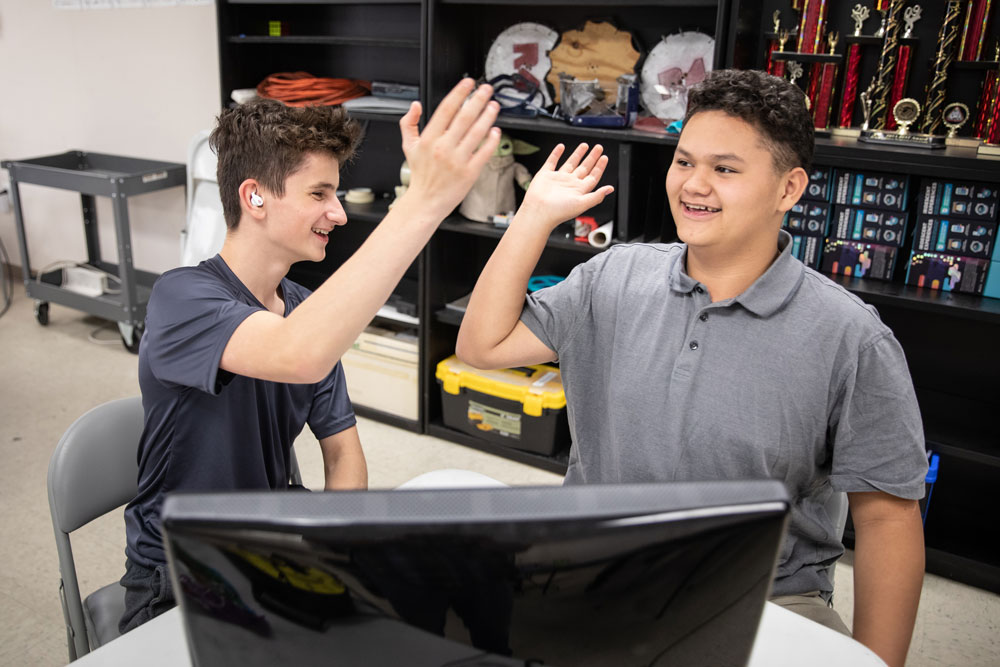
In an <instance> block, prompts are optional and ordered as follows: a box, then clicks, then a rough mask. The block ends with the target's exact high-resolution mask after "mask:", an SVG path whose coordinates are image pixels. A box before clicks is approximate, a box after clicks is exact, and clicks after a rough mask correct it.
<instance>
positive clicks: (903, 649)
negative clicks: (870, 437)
mask: <svg viewBox="0 0 1000 667" xmlns="http://www.w3.org/2000/svg"><path fill="white" fill-rule="evenodd" d="M848 497H849V498H850V503H851V516H852V517H853V519H854V534H855V544H854V638H855V639H856V640H858V641H859V642H861V643H862V644H864V645H865V646H867V647H868V648H870V649H871V650H873V651H874V652H875V653H877V654H878V656H879V657H880V658H882V659H883V660H885V662H886V664H887V665H889V667H896V666H899V667H902V665H903V664H905V662H906V653H907V650H908V649H909V646H910V639H911V637H912V635H913V625H914V623H915V622H916V618H917V605H918V604H919V602H920V589H921V587H922V586H923V582H924V530H923V524H922V523H921V521H920V507H919V506H918V505H917V501H916V500H905V499H903V498H896V497H895V496H891V495H889V494H887V493H882V492H881V491H875V492H868V493H850V494H848Z"/></svg>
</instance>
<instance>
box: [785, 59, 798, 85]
mask: <svg viewBox="0 0 1000 667" xmlns="http://www.w3.org/2000/svg"><path fill="white" fill-rule="evenodd" d="M785 69H786V70H788V83H790V84H792V85H793V86H794V85H795V82H796V81H797V80H798V78H799V77H800V76H802V65H800V64H799V63H797V62H795V61H794V60H790V61H789V62H788V64H787V65H786V66H785Z"/></svg>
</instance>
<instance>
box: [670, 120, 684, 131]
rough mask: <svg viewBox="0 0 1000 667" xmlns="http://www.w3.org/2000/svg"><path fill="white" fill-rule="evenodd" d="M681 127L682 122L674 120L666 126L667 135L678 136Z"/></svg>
mask: <svg viewBox="0 0 1000 667" xmlns="http://www.w3.org/2000/svg"><path fill="white" fill-rule="evenodd" d="M683 127H684V121H682V120H675V121H674V122H672V123H671V124H670V125H667V134H680V133H681V129H682V128H683Z"/></svg>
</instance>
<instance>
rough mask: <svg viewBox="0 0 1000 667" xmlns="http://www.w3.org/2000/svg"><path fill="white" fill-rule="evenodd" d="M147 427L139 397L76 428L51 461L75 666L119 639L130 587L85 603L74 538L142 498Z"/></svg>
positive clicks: (113, 404)
mask: <svg viewBox="0 0 1000 667" xmlns="http://www.w3.org/2000/svg"><path fill="white" fill-rule="evenodd" d="M142 422H143V415H142V400H141V399H140V398H139V397H138V396H135V397H132V398H122V399H118V400H116V401H110V402H108V403H104V404H103V405H99V406H97V407H96V408H93V409H92V410H90V411H88V412H87V413H85V414H84V415H83V416H82V417H80V418H79V419H77V420H76V421H75V422H73V424H72V425H71V426H70V427H69V428H68V429H67V430H66V432H65V433H64V434H63V436H62V438H60V440H59V444H58V445H56V450H55V452H53V453H52V458H51V459H50V460H49V480H48V486H49V511H50V512H51V514H52V526H53V528H54V529H55V534H56V549H57V551H58V552H59V576H60V581H59V596H60V598H61V600H62V608H63V617H64V618H65V621H66V636H67V641H68V643H69V659H70V660H76V659H77V658H79V657H81V656H83V655H86V654H87V653H88V652H90V651H91V650H93V649H95V648H97V647H98V646H102V645H104V644H106V643H108V642H109V641H111V640H112V639H114V638H115V637H117V636H118V634H119V633H118V619H120V618H121V616H122V613H124V611H125V589H124V588H123V587H122V586H121V584H119V583H118V582H117V581H116V582H114V583H111V584H108V585H107V586H104V587H103V588H100V589H98V590H96V591H94V592H93V593H91V594H90V595H88V596H87V598H86V600H81V597H80V585H79V583H78V581H77V578H76V564H75V562H74V561H73V550H72V548H71V546H70V540H69V534H70V533H72V532H73V531H74V530H76V529H77V528H80V527H82V526H84V525H86V524H88V523H90V522H91V521H93V520H94V519H96V518H97V517H99V516H101V515H103V514H107V513H108V512H110V511H112V510H114V509H116V508H118V507H121V506H122V505H124V504H125V503H127V502H129V501H130V500H132V498H134V497H135V494H136V490H137V485H138V482H137V479H138V476H139V466H138V463H137V461H136V452H137V449H138V447H139V436H141V435H142Z"/></svg>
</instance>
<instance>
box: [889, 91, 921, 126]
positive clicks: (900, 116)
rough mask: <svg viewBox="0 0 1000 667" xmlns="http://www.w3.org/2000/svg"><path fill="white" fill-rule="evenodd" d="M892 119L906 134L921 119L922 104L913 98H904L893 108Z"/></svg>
mask: <svg viewBox="0 0 1000 667" xmlns="http://www.w3.org/2000/svg"><path fill="white" fill-rule="evenodd" d="M892 117H893V118H895V119H896V123H898V124H899V126H900V128H901V129H900V132H905V131H906V128H908V127H910V125H912V124H913V123H915V122H917V118H919V117H920V103H919V102H917V101H916V100H915V99H913V98H912V97H904V98H903V99H901V100H900V101H898V102H896V105H895V106H894V107H892Z"/></svg>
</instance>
